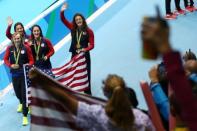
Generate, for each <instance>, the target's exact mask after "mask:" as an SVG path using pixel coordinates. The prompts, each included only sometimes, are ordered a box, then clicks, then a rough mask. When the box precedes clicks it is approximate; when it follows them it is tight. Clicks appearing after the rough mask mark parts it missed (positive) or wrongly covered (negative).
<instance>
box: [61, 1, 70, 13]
mask: <svg viewBox="0 0 197 131" xmlns="http://www.w3.org/2000/svg"><path fill="white" fill-rule="evenodd" d="M67 8H68V4H67V3H66V2H65V3H64V4H63V5H62V7H61V11H64V10H66V9H67Z"/></svg>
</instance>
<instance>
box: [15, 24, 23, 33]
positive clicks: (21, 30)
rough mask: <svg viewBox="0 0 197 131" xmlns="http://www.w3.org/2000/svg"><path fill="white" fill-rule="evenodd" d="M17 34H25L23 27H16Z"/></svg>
mask: <svg viewBox="0 0 197 131" xmlns="http://www.w3.org/2000/svg"><path fill="white" fill-rule="evenodd" d="M16 32H18V33H20V34H21V35H23V34H24V29H23V27H22V26H21V25H17V26H16Z"/></svg>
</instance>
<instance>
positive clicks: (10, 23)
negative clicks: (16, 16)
mask: <svg viewBox="0 0 197 131" xmlns="http://www.w3.org/2000/svg"><path fill="white" fill-rule="evenodd" d="M7 23H8V26H11V25H12V24H13V20H12V18H11V17H10V16H8V17H7Z"/></svg>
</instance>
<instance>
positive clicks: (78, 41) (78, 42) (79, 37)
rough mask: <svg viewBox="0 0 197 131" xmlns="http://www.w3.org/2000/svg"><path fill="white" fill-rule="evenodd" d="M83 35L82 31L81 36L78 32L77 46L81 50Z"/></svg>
mask: <svg viewBox="0 0 197 131" xmlns="http://www.w3.org/2000/svg"><path fill="white" fill-rule="evenodd" d="M82 33H83V31H81V32H80V34H79V33H78V31H77V45H76V47H77V49H80V48H81V45H80V40H81V35H82Z"/></svg>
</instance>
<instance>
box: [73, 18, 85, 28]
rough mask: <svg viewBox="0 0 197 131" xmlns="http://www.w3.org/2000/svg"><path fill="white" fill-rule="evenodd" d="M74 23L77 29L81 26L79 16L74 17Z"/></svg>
mask: <svg viewBox="0 0 197 131" xmlns="http://www.w3.org/2000/svg"><path fill="white" fill-rule="evenodd" d="M75 23H76V24H77V26H78V27H81V26H82V25H83V19H82V18H81V16H76V17H75Z"/></svg>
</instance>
